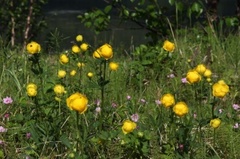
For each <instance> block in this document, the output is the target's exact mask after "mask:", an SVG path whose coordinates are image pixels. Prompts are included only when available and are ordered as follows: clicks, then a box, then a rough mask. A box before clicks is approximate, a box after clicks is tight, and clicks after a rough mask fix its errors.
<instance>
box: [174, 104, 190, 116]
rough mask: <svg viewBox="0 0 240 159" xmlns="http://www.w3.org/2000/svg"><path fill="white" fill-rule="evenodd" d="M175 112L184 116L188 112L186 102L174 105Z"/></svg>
mask: <svg viewBox="0 0 240 159" xmlns="http://www.w3.org/2000/svg"><path fill="white" fill-rule="evenodd" d="M173 112H174V113H175V114H176V115H177V116H179V117H182V116H184V115H186V114H187V113H188V106H187V104H186V103H185V102H178V103H177V104H176V105H175V106H174V107H173Z"/></svg>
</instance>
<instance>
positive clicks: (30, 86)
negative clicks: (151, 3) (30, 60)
mask: <svg viewBox="0 0 240 159" xmlns="http://www.w3.org/2000/svg"><path fill="white" fill-rule="evenodd" d="M29 88H33V89H37V85H36V84H34V83H29V84H28V85H27V89H29Z"/></svg>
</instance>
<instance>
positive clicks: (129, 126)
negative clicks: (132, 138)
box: [122, 120, 137, 134]
mask: <svg viewBox="0 0 240 159" xmlns="http://www.w3.org/2000/svg"><path fill="white" fill-rule="evenodd" d="M136 127H137V124H136V123H135V122H132V121H130V120H125V121H124V122H123V126H122V131H123V133H124V134H128V133H130V132H132V131H133V130H134V129H136Z"/></svg>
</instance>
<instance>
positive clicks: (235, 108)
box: [232, 104, 240, 110]
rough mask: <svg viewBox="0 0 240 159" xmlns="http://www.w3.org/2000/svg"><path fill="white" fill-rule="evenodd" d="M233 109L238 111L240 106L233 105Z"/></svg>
mask: <svg viewBox="0 0 240 159" xmlns="http://www.w3.org/2000/svg"><path fill="white" fill-rule="evenodd" d="M232 107H233V109H234V110H238V109H239V108H240V106H239V105H238V104H233V105H232Z"/></svg>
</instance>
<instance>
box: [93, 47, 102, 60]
mask: <svg viewBox="0 0 240 159" xmlns="http://www.w3.org/2000/svg"><path fill="white" fill-rule="evenodd" d="M93 58H95V59H99V58H101V55H100V50H99V49H97V50H96V51H94V53H93Z"/></svg>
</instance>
